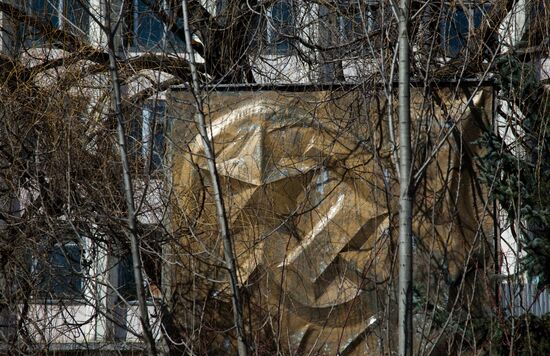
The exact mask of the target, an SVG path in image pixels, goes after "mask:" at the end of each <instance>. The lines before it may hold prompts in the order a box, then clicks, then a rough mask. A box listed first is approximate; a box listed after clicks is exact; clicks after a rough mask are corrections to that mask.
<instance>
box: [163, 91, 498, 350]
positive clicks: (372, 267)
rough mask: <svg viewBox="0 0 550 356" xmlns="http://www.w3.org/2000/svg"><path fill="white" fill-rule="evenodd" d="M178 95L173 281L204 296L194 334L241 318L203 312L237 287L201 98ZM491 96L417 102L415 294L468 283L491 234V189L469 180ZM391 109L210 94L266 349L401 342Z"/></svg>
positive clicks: (233, 223)
mask: <svg viewBox="0 0 550 356" xmlns="http://www.w3.org/2000/svg"><path fill="white" fill-rule="evenodd" d="M172 95H173V98H174V100H173V103H174V104H173V106H174V108H175V109H174V111H173V112H175V113H176V120H180V121H179V122H177V123H176V125H175V130H174V132H173V137H174V141H175V142H177V143H176V144H175V145H174V146H175V148H174V150H173V164H174V165H173V167H174V168H173V172H174V173H173V182H174V187H175V206H176V208H175V209H174V214H173V225H174V227H175V230H176V231H177V233H178V234H179V236H181V247H180V248H181V251H180V253H179V256H180V263H181V266H182V268H179V269H178V271H177V272H176V273H175V275H176V276H177V277H176V284H177V285H176V287H175V289H176V290H179V292H180V293H184V294H186V295H187V296H188V297H189V300H193V301H194V303H197V304H200V303H202V305H201V306H200V307H199V306H197V305H194V308H197V309H196V310H195V312H196V314H197V315H191V314H192V313H187V314H186V313H184V314H185V315H187V317H186V319H187V323H188V327H189V328H190V329H195V330H197V328H200V327H199V319H200V318H199V317H198V315H200V314H201V313H202V315H203V319H201V321H205V322H207V323H208V325H209V326H207V327H206V328H209V327H212V325H216V324H217V321H216V320H218V321H219V320H220V319H224V318H225V320H223V322H221V323H219V324H217V325H222V324H223V325H227V326H230V325H231V323H232V320H231V319H230V314H227V315H226V316H223V315H222V314H218V315H217V316H216V315H213V316H210V317H204V315H205V314H209V313H214V314H216V313H222V312H221V311H215V308H216V307H214V305H216V306H219V305H221V304H224V303H225V304H227V303H228V302H229V293H230V289H229V287H228V284H227V282H225V281H226V280H227V277H226V271H225V270H224V269H223V267H221V266H223V258H222V256H223V255H222V249H221V246H222V241H221V240H220V238H219V236H218V232H217V223H216V218H215V207H214V202H213V199H212V197H211V191H210V189H209V186H210V184H209V179H210V178H209V174H208V170H207V164H206V159H205V158H204V156H203V154H202V152H203V149H202V143H201V140H200V137H199V136H198V135H197V134H196V132H197V131H196V130H195V128H194V123H193V121H192V120H193V112H194V109H193V106H192V104H193V100H192V97H191V96H190V95H189V94H188V93H181V92H179V93H178V92H175V93H173V94H172ZM484 96H486V93H484V92H479V93H477V94H475V95H474V96H472V98H471V100H468V99H469V98H466V97H465V96H464V95H463V94H459V96H458V99H457V98H452V95H451V93H450V91H443V92H441V93H439V94H437V97H438V98H439V100H443V105H441V104H440V105H436V104H434V102H430V103H428V104H429V105H427V103H426V100H422V98H421V97H420V95H419V94H418V93H416V94H415V96H414V97H413V107H415V108H416V109H415V110H416V113H417V114H418V115H416V116H417V118H416V120H417V121H416V122H415V128H416V130H415V137H414V139H415V148H416V150H417V151H416V152H417V155H416V158H417V162H416V167H417V169H420V170H421V173H419V174H418V183H417V184H416V192H417V196H416V202H415V218H414V224H413V225H414V233H415V251H416V255H417V256H416V257H415V263H416V264H417V267H416V270H417V272H419V273H420V279H422V282H421V283H419V284H418V291H419V293H428V294H429V293H433V294H434V295H435V294H437V293H441V296H443V297H442V298H440V299H439V304H442V305H445V307H446V305H447V304H448V303H449V301H448V299H449V298H451V297H450V295H451V294H452V293H453V292H448V291H446V292H444V293H443V292H442V291H436V290H435V289H436V288H437V287H438V286H440V285H441V284H445V283H446V284H447V285H450V284H452V281H454V280H458V279H460V278H462V273H463V272H464V271H465V270H466V269H467V268H469V267H468V266H470V265H471V263H472V262H474V260H475V261H477V260H478V259H479V258H478V255H479V254H478V249H479V246H481V245H483V244H482V242H484V241H483V239H484V238H485V237H482V236H481V232H482V231H483V228H484V227H486V225H487V223H486V222H485V221H484V219H483V202H482V201H476V197H481V196H482V195H483V194H482V191H476V186H475V184H474V185H472V183H476V182H472V179H474V175H475V169H474V167H473V163H472V161H471V155H472V152H473V151H472V147H475V146H474V145H472V144H471V141H472V140H474V139H475V138H476V136H477V135H478V133H479V131H480V130H479V127H476V124H475V123H474V121H475V120H474V118H473V116H476V115H477V118H478V119H480V120H481V121H480V122H485V121H486V118H487V112H486V111H484V110H485V108H484V105H486V103H485V100H486V98H485V97H484ZM474 99H475V100H476V102H474ZM390 111H391V109H390V110H388V108H387V101H385V100H383V99H380V98H378V97H375V96H371V97H368V96H364V95H361V94H360V93H344V92H335V93H329V92H311V93H289V92H284V93H276V92H255V93H250V92H242V93H235V92H233V93H222V92H218V93H213V94H212V95H210V96H209V101H208V103H207V105H206V106H205V113H206V114H207V118H208V119H209V123H210V128H209V134H210V138H211V139H212V140H213V142H214V144H215V151H216V165H217V168H218V173H219V175H220V179H221V183H222V189H223V194H224V199H225V206H226V208H227V212H228V217H229V220H230V221H229V224H230V229H231V236H232V238H233V239H234V243H235V250H236V251H235V252H236V258H237V265H238V276H239V283H240V287H241V288H242V290H243V291H244V294H245V296H246V303H245V309H246V313H247V320H249V321H250V323H249V324H248V326H247V330H248V332H249V334H250V335H254V336H255V339H256V342H258V340H262V338H264V339H265V338H267V339H268V340H269V341H268V342H266V341H262V342H260V346H258V347H260V348H267V349H269V348H271V351H270V352H273V350H275V351H279V352H282V353H285V354H286V353H288V354H293V353H296V352H298V353H304V354H308V353H310V352H313V354H316V353H320V354H327V355H334V354H336V353H338V352H340V353H341V354H365V352H370V354H383V353H385V352H388V351H389V350H388V349H389V348H391V347H392V345H391V342H392V340H393V338H394V332H395V330H393V328H395V320H396V315H395V310H394V304H395V298H396V294H395V293H396V290H395V285H396V281H394V278H395V276H396V271H397V266H396V254H395V252H396V248H397V246H396V236H397V230H396V229H397V224H396V221H397V214H398V187H397V175H396V172H395V161H392V158H394V157H395V156H392V149H393V147H394V145H393V144H392V142H391V135H390V134H389V131H388V127H390V125H389V122H388V117H387V113H388V112H390ZM427 113H429V115H430V116H429V117H427V116H424V117H422V115H427ZM474 114H475V115H474ZM414 116H415V115H413V117H414ZM393 120H395V118H394V119H393ZM450 126H453V127H450ZM447 129H448V130H447ZM465 130H466V131H465ZM447 131H448V133H447ZM457 140H458V141H457ZM394 144H398V143H397V142H394ZM468 156H469V157H468ZM442 266H443V267H442ZM441 269H443V270H441ZM430 273H432V274H433V276H430V275H429V274H430ZM426 274H428V275H426ZM442 275H444V277H441V276H442ZM417 279H418V278H417ZM430 288H433V289H432V290H431V292H430ZM447 289H449V288H447ZM182 290H184V291H185V292H182ZM458 294H460V293H458ZM424 297H425V298H426V302H427V301H428V300H430V303H433V300H438V299H437V298H432V296H424ZM442 299H446V300H445V301H443V300H442ZM208 303H211V305H212V309H209V307H208V306H207V304H208ZM436 303H437V302H436ZM227 305H228V304H227ZM187 308H189V305H187ZM198 310H200V313H197V311H198ZM227 319H229V320H227ZM218 327H219V326H218ZM220 340H221V339H220ZM221 343H223V342H221ZM226 344H228V343H227V342H226ZM227 347H229V346H227Z"/></svg>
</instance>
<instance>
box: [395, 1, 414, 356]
mask: <svg viewBox="0 0 550 356" xmlns="http://www.w3.org/2000/svg"><path fill="white" fill-rule="evenodd" d="M397 14H398V16H399V19H398V20H399V173H400V174H399V324H398V330H399V334H398V341H399V355H400V356H410V355H412V346H413V345H412V344H413V342H412V330H413V328H412V287H413V283H412V241H411V240H412V230H411V229H412V227H411V225H412V194H411V179H410V177H411V133H410V127H411V119H410V73H409V34H408V28H407V27H408V19H409V1H408V0H401V2H400V5H399V9H398V11H397Z"/></svg>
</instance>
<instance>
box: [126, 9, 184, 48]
mask: <svg viewBox="0 0 550 356" xmlns="http://www.w3.org/2000/svg"><path fill="white" fill-rule="evenodd" d="M148 3H149V2H147V1H143V0H133V1H132V19H131V22H132V26H131V29H132V41H131V45H132V47H133V48H134V49H135V50H137V51H161V50H163V49H164V46H166V49H167V50H177V51H183V50H184V49H185V41H183V39H182V38H180V37H179V36H176V35H174V33H173V32H172V31H170V30H169V29H168V28H167V27H166V24H164V23H163V22H162V21H161V20H160V19H159V17H158V14H157V11H160V10H162V9H156V8H155V7H151V6H149V5H148ZM174 11H175V10H174ZM166 13H167V14H169V13H171V11H166ZM176 28H179V29H183V20H182V19H181V18H178V19H177V20H176Z"/></svg>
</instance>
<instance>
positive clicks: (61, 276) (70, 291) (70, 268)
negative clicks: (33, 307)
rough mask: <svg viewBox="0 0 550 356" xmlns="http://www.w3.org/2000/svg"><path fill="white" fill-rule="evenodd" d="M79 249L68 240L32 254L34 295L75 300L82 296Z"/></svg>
mask: <svg viewBox="0 0 550 356" xmlns="http://www.w3.org/2000/svg"><path fill="white" fill-rule="evenodd" d="M81 262H82V248H81V246H80V244H79V243H77V242H75V241H69V242H64V243H57V244H55V245H53V246H52V247H50V248H48V249H47V250H46V251H44V252H43V253H42V254H40V255H35V256H33V257H32V266H31V273H32V275H33V277H34V281H35V285H36V288H37V296H39V297H45V298H50V299H78V298H79V297H80V296H81V295H82V291H83V284H82V264H81Z"/></svg>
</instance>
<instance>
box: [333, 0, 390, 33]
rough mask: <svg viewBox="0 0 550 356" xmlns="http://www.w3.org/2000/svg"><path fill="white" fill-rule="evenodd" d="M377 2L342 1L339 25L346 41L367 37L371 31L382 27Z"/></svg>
mask: <svg viewBox="0 0 550 356" xmlns="http://www.w3.org/2000/svg"><path fill="white" fill-rule="evenodd" d="M378 16H379V7H378V3H377V2H367V3H360V2H357V1H352V2H347V1H346V2H343V3H341V8H340V15H339V16H338V22H339V23H338V25H339V27H340V35H341V38H342V41H343V42H344V43H349V42H353V41H355V40H357V39H361V38H363V37H365V36H366V35H367V34H368V33H369V32H370V31H373V30H376V29H377V28H379V27H380V19H379V18H378Z"/></svg>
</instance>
